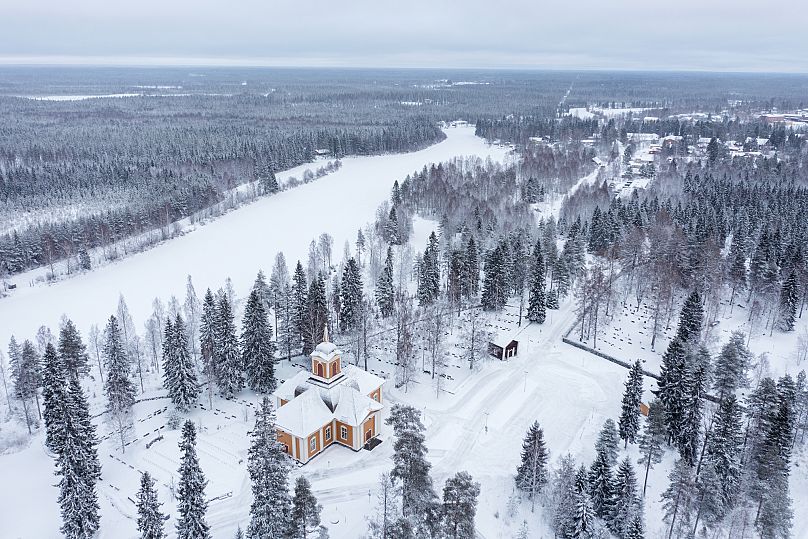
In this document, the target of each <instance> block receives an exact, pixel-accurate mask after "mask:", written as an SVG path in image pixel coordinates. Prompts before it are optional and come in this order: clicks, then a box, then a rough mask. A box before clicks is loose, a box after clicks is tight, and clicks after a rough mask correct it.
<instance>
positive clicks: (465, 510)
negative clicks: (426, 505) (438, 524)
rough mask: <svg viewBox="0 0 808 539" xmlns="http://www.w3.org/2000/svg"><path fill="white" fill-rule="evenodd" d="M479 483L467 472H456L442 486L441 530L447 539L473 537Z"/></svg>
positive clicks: (474, 533) (474, 534) (467, 538)
mask: <svg viewBox="0 0 808 539" xmlns="http://www.w3.org/2000/svg"><path fill="white" fill-rule="evenodd" d="M479 495H480V484H479V483H476V482H475V481H474V480H473V479H472V478H471V475H469V473H468V472H457V473H456V474H455V475H454V476H452V477H450V478H449V479H447V480H446V485H445V486H444V487H443V509H442V516H443V531H444V534H445V537H446V538H447V539H474V538H475V537H476V536H477V533H476V531H475V529H474V517H475V515H476V513H477V497H478V496H479Z"/></svg>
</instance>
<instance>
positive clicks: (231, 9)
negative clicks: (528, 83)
mask: <svg viewBox="0 0 808 539" xmlns="http://www.w3.org/2000/svg"><path fill="white" fill-rule="evenodd" d="M0 6H2V7H0V17H1V18H0V20H2V21H3V24H2V32H0V63H93V64H205V65H207V64H211V65H219V64H222V65H295V66H357V67H503V68H569V69H579V68H584V69H665V70H671V69H686V70H689V69H694V70H718V71H788V72H808V31H806V21H808V2H806V1H805V0H779V1H778V2H766V1H763V0H754V1H752V0H700V1H697V0H671V1H669V2H663V1H659V0H650V1H649V0H643V1H638V0H575V1H565V2H547V1H545V0H533V1H522V0H518V1H517V0H505V1H503V0H499V1H497V0H485V1H483V0H445V1H444V0H408V1H399V2H389V1H385V0H373V1H370V0H343V1H342V2H340V1H334V0H331V1H325V0H296V1H289V0H260V1H259V0H229V1H228V0H130V1H127V0H122V1H115V0H0Z"/></svg>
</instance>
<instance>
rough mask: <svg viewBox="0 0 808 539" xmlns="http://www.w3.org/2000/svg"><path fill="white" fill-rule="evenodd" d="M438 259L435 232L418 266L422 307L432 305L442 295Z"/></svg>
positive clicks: (431, 235)
mask: <svg viewBox="0 0 808 539" xmlns="http://www.w3.org/2000/svg"><path fill="white" fill-rule="evenodd" d="M438 257H439V252H438V238H437V236H436V235H435V232H434V231H433V232H432V233H431V234H430V235H429V240H428V244H427V248H426V250H424V254H423V257H422V259H421V263H420V264H419V266H418V304H419V305H421V306H422V307H423V306H426V305H432V303H434V302H435V300H436V299H437V298H438V294H439V293H440V268H439V266H438V263H439V260H438Z"/></svg>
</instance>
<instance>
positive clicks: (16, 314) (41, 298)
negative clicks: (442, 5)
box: [0, 127, 506, 343]
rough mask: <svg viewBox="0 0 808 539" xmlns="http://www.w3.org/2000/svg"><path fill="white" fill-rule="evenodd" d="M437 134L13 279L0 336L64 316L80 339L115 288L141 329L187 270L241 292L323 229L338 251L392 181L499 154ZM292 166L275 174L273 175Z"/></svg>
mask: <svg viewBox="0 0 808 539" xmlns="http://www.w3.org/2000/svg"><path fill="white" fill-rule="evenodd" d="M446 134H447V138H446V139H445V140H444V141H442V142H440V143H438V144H435V145H434V146H430V147H429V148H426V149H424V150H421V151H418V152H413V153H407V154H392V155H382V156H374V157H354V158H345V159H343V160H342V168H340V170H339V171H337V172H335V173H333V174H329V175H328V176H325V177H323V178H320V179H319V180H316V181H314V182H311V183H308V184H304V185H301V186H299V187H297V188H295V189H290V190H288V191H283V192H281V193H278V194H277V195H275V196H271V197H265V198H261V199H259V200H257V201H255V202H254V203H252V204H248V205H246V206H243V207H241V208H239V209H238V210H236V211H232V212H230V213H227V214H226V215H223V216H222V217H220V218H218V219H216V220H214V221H212V222H209V223H208V224H207V225H205V226H203V227H200V228H198V229H196V230H194V231H192V232H190V233H188V234H186V235H183V236H181V237H178V238H174V239H172V240H170V241H168V242H165V243H163V244H161V245H158V246H156V247H155V248H153V249H150V250H148V251H146V252H143V253H138V254H135V255H132V256H130V257H127V258H124V259H121V260H119V261H117V262H115V263H112V264H109V265H107V266H104V267H101V268H98V269H96V270H94V271H91V272H89V273H85V274H80V275H76V276H75V277H72V278H70V279H68V280H65V281H59V282H56V283H53V284H50V285H48V284H44V283H39V284H36V285H35V286H25V285H20V286H18V288H17V289H16V290H14V292H13V293H12V294H11V295H10V296H9V297H7V298H3V299H0V342H2V343H7V342H8V340H9V338H10V337H11V335H16V336H17V337H18V339H20V338H30V337H33V335H34V333H35V332H36V330H37V328H38V327H39V326H40V325H46V326H50V327H51V328H58V326H59V319H60V317H61V316H62V314H63V313H64V314H67V315H68V316H69V317H70V318H71V319H72V320H73V322H74V323H75V324H76V327H78V328H79V330H80V331H82V333H83V334H84V335H86V334H87V330H88V329H89V327H90V325H91V324H95V323H98V324H102V323H103V322H104V321H105V320H106V319H107V318H108V317H109V315H110V314H112V313H113V312H114V311H115V309H116V306H117V302H118V296H119V294H123V296H124V298H125V299H126V302H127V304H128V306H129V310H130V312H131V314H132V317H133V318H134V320H135V323H136V324H137V325H138V327H140V326H141V324H142V323H143V321H144V320H145V319H146V318H147V317H148V315H149V314H150V313H151V302H152V300H153V299H154V298H155V297H159V298H161V299H162V300H163V301H167V300H168V299H169V298H170V297H171V296H172V295H176V296H177V297H179V298H181V297H183V296H184V294H185V281H186V278H187V276H188V275H191V276H192V277H193V280H194V285H195V287H196V289H197V290H198V291H200V293H204V290H205V289H206V288H207V287H211V288H212V289H214V290H215V289H217V288H219V287H221V286H222V285H223V284H224V282H225V279H226V278H227V277H231V278H232V281H233V285H234V287H235V288H236V290H237V291H242V292H244V293H246V291H247V290H248V289H249V286H251V284H252V282H253V280H254V279H255V275H256V273H257V272H258V270H259V269H263V270H264V271H265V272H266V273H267V274H268V273H269V271H270V270H271V269H272V264H273V262H274V259H275V255H276V253H278V252H279V251H282V252H283V253H284V254H285V255H286V260H287V261H288V263H289V266H290V267H294V264H295V261H296V260H298V259H300V260H302V261H304V262H305V260H306V257H307V253H308V246H309V242H310V241H311V240H312V239H314V238H316V237H317V236H319V235H320V234H321V233H323V232H327V233H329V234H331V236H333V237H334V249H335V252H338V253H341V252H342V245H343V244H344V243H345V241H346V240H348V241H350V242H351V244H353V241H354V240H355V238H356V232H357V230H358V229H359V228H360V227H362V226H364V225H365V224H366V223H368V222H369V221H371V220H372V219H373V216H374V214H375V211H376V208H377V207H378V205H379V204H380V203H381V202H382V201H383V200H384V199H386V198H387V197H388V196H389V194H390V189H391V187H392V185H393V182H394V181H395V180H401V179H402V178H403V177H404V176H406V175H407V174H410V173H412V172H414V171H416V170H420V169H421V168H423V166H424V165H427V164H429V163H437V162H441V161H447V160H449V159H452V158H454V157H456V156H478V157H482V158H486V157H488V156H491V157H492V158H493V159H495V160H501V159H503V158H504V156H505V152H506V150H505V149H504V148H499V147H495V146H488V145H487V144H486V143H485V142H484V141H483V140H482V139H480V138H478V137H476V136H475V135H474V128H473V127H454V128H449V129H447V130H446ZM310 167H311V165H309V168H310ZM298 168H301V169H302V167H298ZM301 171H302V170H300V171H298V170H295V171H290V173H287V174H281V175H280V179H281V181H284V180H285V179H286V178H288V176H289V175H294V174H298V175H299V173H300V172H301ZM22 282H25V281H22Z"/></svg>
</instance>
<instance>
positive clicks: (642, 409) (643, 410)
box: [640, 402, 651, 417]
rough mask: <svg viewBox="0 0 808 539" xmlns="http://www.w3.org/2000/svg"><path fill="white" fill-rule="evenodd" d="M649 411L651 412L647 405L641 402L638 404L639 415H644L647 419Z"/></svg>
mask: <svg viewBox="0 0 808 539" xmlns="http://www.w3.org/2000/svg"><path fill="white" fill-rule="evenodd" d="M650 411H651V409H650V408H649V407H648V405H647V404H645V403H644V402H641V403H640V413H641V414H642V415H644V416H645V417H648V413H649V412H650Z"/></svg>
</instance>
